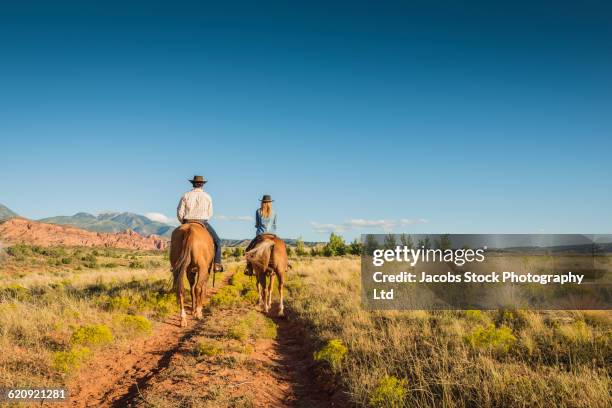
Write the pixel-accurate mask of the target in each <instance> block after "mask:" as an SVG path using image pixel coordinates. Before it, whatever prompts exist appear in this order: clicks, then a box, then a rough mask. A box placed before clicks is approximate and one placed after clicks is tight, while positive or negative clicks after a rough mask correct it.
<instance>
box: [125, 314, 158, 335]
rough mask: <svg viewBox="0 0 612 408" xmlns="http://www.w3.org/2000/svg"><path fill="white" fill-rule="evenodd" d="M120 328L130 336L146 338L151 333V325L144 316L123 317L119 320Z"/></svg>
mask: <svg viewBox="0 0 612 408" xmlns="http://www.w3.org/2000/svg"><path fill="white" fill-rule="evenodd" d="M121 327H122V329H123V330H124V331H125V332H126V333H128V334H129V335H131V336H141V335H147V336H148V335H149V334H151V332H152V331H153V325H152V324H151V322H150V321H149V320H148V319H147V318H146V317H144V316H133V315H125V316H123V318H122V319H121Z"/></svg>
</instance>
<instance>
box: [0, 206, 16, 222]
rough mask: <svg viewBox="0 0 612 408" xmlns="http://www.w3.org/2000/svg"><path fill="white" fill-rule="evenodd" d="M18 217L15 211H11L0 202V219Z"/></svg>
mask: <svg viewBox="0 0 612 408" xmlns="http://www.w3.org/2000/svg"><path fill="white" fill-rule="evenodd" d="M14 217H18V215H17V213H15V212H14V211H12V210H11V209H10V208H8V207H7V206H5V205H2V204H0V221H2V220H8V219H9V218H14Z"/></svg>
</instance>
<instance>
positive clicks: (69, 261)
mask: <svg viewBox="0 0 612 408" xmlns="http://www.w3.org/2000/svg"><path fill="white" fill-rule="evenodd" d="M61 262H62V264H64V265H70V264H71V263H72V258H62V259H61Z"/></svg>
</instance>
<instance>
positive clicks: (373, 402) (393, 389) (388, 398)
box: [368, 375, 407, 408]
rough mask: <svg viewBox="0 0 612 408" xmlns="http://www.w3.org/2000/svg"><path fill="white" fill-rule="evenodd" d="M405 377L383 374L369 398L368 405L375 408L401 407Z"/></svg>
mask: <svg viewBox="0 0 612 408" xmlns="http://www.w3.org/2000/svg"><path fill="white" fill-rule="evenodd" d="M406 384H407V381H406V379H401V380H400V379H399V378H397V377H394V376H390V375H385V376H384V377H383V378H382V379H381V380H380V381H379V382H378V385H377V386H376V388H375V389H374V391H373V392H372V394H371V395H370V398H369V401H368V402H369V403H370V406H372V407H375V408H379V407H380V408H387V407H402V406H403V405H404V400H405V399H406V393H407V390H406Z"/></svg>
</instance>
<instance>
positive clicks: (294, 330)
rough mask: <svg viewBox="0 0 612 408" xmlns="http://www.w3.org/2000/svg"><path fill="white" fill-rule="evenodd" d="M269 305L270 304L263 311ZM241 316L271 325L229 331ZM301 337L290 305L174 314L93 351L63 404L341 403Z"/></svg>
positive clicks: (305, 338) (170, 405)
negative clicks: (128, 339) (263, 329)
mask: <svg viewBox="0 0 612 408" xmlns="http://www.w3.org/2000/svg"><path fill="white" fill-rule="evenodd" d="M229 278H230V276H229V274H228V276H225V279H224V280H223V282H222V283H221V284H218V285H217V287H216V288H215V289H212V288H209V293H208V295H209V296H208V297H210V295H212V294H213V293H217V292H218V291H219V290H220V289H221V288H222V287H223V286H225V285H226V284H227V283H228V280H229ZM276 312H277V311H276V309H275V308H273V310H272V312H271V313H270V316H276ZM245 316H250V317H249V318H250V319H253V318H254V319H257V322H255V323H253V324H252V327H251V330H257V328H258V327H259V326H262V325H264V323H266V324H270V325H272V326H275V327H276V335H275V336H271V337H261V336H257V335H253V336H251V337H248V336H247V337H246V338H241V339H240V340H237V339H232V338H231V336H229V337H228V333H231V332H232V328H233V327H235V326H236V324H238V323H239V322H241V321H243V320H245ZM271 322H274V324H272V323H271ZM272 337H274V338H272ZM308 337H309V336H308V333H307V332H306V331H305V330H304V328H303V327H302V326H300V325H299V324H298V323H296V322H295V321H293V320H292V319H291V316H290V312H289V317H288V318H277V317H272V318H271V319H269V320H267V319H266V317H265V316H264V315H263V313H261V312H255V311H253V308H252V307H245V306H244V305H241V306H236V307H232V308H228V309H219V310H217V309H213V310H212V311H209V312H207V313H206V314H205V316H204V320H202V321H199V322H196V321H195V320H193V319H191V318H190V319H189V322H188V326H187V327H185V328H181V327H180V325H179V318H178V316H176V315H175V316H172V317H171V318H169V319H167V320H166V321H165V322H163V323H162V324H161V325H160V326H159V327H158V328H157V329H156V330H155V331H154V333H153V334H152V335H151V336H150V337H149V338H146V339H142V340H137V341H135V342H134V343H133V344H132V345H131V348H130V349H129V350H128V351H118V350H109V351H105V352H102V353H99V354H98V355H96V356H95V357H94V358H93V359H92V360H91V361H90V363H89V364H88V365H87V366H86V367H84V368H83V369H82V371H81V374H80V375H79V376H78V377H77V378H75V379H74V380H73V381H72V383H71V384H70V385H69V391H70V393H71V399H70V402H69V403H68V404H66V405H65V406H67V407H99V406H105V407H127V406H138V407H151V406H155V407H179V406H181V407H190V406H193V407H229V406H232V407H240V406H244V407H313V408H316V407H337V406H344V405H345V404H343V403H342V402H341V399H340V396H339V395H338V394H339V393H334V390H335V389H337V387H335V386H334V385H333V384H331V383H329V382H325V378H324V376H322V377H320V376H319V371H318V370H317V369H316V367H315V365H314V364H313V362H312V349H311V347H310V345H309V343H308V340H307V339H308ZM211 342H212V343H211ZM200 344H215V347H217V348H218V349H219V350H218V351H214V352H211V353H208V352H206V351H205V352H204V353H194V350H198V347H199V345H200ZM215 350H216V349H215ZM54 406H57V405H54Z"/></svg>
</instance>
